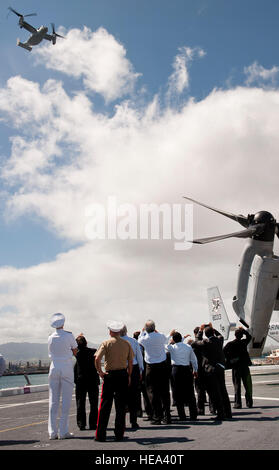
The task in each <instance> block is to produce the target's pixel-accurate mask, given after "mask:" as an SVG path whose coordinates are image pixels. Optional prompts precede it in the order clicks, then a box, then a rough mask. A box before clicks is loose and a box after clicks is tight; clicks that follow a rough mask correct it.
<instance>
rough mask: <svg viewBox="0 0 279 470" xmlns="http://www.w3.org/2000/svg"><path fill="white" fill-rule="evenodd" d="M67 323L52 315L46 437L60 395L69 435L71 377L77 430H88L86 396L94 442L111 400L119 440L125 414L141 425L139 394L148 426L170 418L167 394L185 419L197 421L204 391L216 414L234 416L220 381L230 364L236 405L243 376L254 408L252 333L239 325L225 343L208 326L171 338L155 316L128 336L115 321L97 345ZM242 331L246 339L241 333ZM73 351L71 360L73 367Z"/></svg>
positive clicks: (64, 434) (54, 434)
mask: <svg viewBox="0 0 279 470" xmlns="http://www.w3.org/2000/svg"><path fill="white" fill-rule="evenodd" d="M64 321H65V317H64V315H62V314H55V315H54V316H53V318H52V321H51V325H52V326H53V327H54V328H55V332H54V333H53V334H52V335H50V337H49V341H48V344H49V355H50V357H51V359H52V362H51V366H50V372H49V396H50V400H49V423H48V432H49V438H50V439H58V427H57V414H58V406H59V400H60V395H62V414H61V418H60V423H59V438H60V439H67V438H70V437H73V435H72V434H71V433H70V432H69V429H68V421H69V420H68V416H69V410H70V405H71V400H72V392H73V388H74V383H75V385H76V388H75V392H76V405H77V425H78V427H79V429H80V430H84V429H86V396H87V394H88V398H89V403H90V412H89V417H88V424H89V429H92V430H95V440H96V441H101V442H104V441H106V437H107V436H106V434H107V427H108V422H109V417H110V413H111V409H112V404H113V402H114V405H115V427H114V435H115V440H117V441H121V440H123V438H124V432H125V428H126V415H127V414H128V415H129V420H130V425H131V429H132V430H137V429H138V428H139V424H138V418H139V417H143V410H142V397H143V405H144V406H143V408H144V411H145V414H146V416H145V417H143V419H144V420H149V422H150V424H151V425H161V424H172V422H173V420H172V418H171V399H172V404H173V406H175V407H176V408H177V413H178V419H179V420H180V421H184V420H186V412H185V407H188V408H189V418H190V420H192V421H194V420H196V419H197V416H198V415H204V414H205V403H206V400H207V398H206V394H208V398H209V409H210V412H211V413H212V414H213V413H214V414H215V415H216V417H215V418H213V419H216V420H219V421H223V420H225V419H231V418H232V411H231V404H230V400H229V396H228V393H227V389H226V384H225V369H226V368H227V367H230V368H232V374H233V383H234V386H235V404H234V407H236V408H240V407H241V381H242V382H243V384H244V387H245V392H246V393H245V397H246V404H247V406H249V407H252V406H253V399H252V381H251V375H250V370H249V365H251V361H250V358H249V354H248V352H247V344H248V342H249V341H250V339H251V336H250V334H249V333H248V331H246V330H244V329H243V328H238V329H237V330H236V332H235V340H234V341H231V342H229V343H227V345H226V346H225V348H223V342H224V338H223V336H222V335H221V334H220V333H219V332H218V331H216V330H214V328H213V327H212V325H211V324H208V325H204V324H203V325H201V326H200V327H197V328H196V329H195V330H194V338H191V339H189V336H190V335H186V336H184V337H182V335H181V334H180V333H179V332H177V331H175V330H172V331H171V332H170V333H169V335H168V336H165V335H164V334H162V333H159V332H158V331H157V330H156V326H155V323H154V322H153V321H152V320H148V321H147V322H146V323H145V325H144V328H143V329H142V331H137V332H135V333H134V334H133V337H130V336H128V335H127V327H126V325H124V324H123V323H122V322H117V321H112V322H109V323H108V324H107V327H108V331H109V336H110V338H109V339H107V340H105V341H104V342H103V343H102V344H101V345H100V347H99V348H98V350H96V349H92V348H88V347H87V341H86V338H85V337H84V335H83V334H80V335H79V336H78V337H77V338H76V339H75V338H74V336H73V334H72V333H70V332H66V331H64V329H63V327H64ZM204 335H205V337H204ZM244 335H245V339H242V337H243V336H244ZM73 355H74V356H75V358H76V362H75V365H74V369H73V361H72V357H73ZM102 361H104V363H103V366H102ZM228 364H229V365H228ZM103 369H104V370H103ZM100 378H101V379H102V389H101V397H100V402H99V385H100ZM170 390H171V391H172V393H170ZM195 392H196V393H195Z"/></svg>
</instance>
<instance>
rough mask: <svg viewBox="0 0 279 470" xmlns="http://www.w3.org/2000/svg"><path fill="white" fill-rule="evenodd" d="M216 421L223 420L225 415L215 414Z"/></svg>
mask: <svg viewBox="0 0 279 470" xmlns="http://www.w3.org/2000/svg"><path fill="white" fill-rule="evenodd" d="M212 419H213V420H214V421H223V420H224V416H218V415H217V416H215V418H212Z"/></svg>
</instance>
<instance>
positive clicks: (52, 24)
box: [51, 23, 65, 39]
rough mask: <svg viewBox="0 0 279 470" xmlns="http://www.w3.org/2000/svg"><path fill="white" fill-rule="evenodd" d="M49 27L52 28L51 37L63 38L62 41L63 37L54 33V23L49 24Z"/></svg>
mask: <svg viewBox="0 0 279 470" xmlns="http://www.w3.org/2000/svg"><path fill="white" fill-rule="evenodd" d="M51 26H52V35H53V36H56V37H58V38H63V39H65V37H64V36H61V34H58V33H56V31H55V24H54V23H51Z"/></svg>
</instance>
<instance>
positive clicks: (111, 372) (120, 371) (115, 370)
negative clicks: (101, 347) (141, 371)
mask: <svg viewBox="0 0 279 470" xmlns="http://www.w3.org/2000/svg"><path fill="white" fill-rule="evenodd" d="M106 372H107V374H119V373H123V372H127V369H113V370H106Z"/></svg>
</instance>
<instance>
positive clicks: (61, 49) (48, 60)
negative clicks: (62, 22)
mask: <svg viewBox="0 0 279 470" xmlns="http://www.w3.org/2000/svg"><path fill="white" fill-rule="evenodd" d="M64 34H65V33H64ZM65 37H66V39H65V40H63V39H60V40H58V41H57V43H56V45H55V47H53V48H52V46H51V45H49V44H45V45H44V46H43V47H40V48H38V49H36V50H34V55H36V57H37V60H38V62H39V63H43V64H44V65H45V66H46V67H47V68H50V69H53V70H58V71H60V72H63V73H64V74H67V75H69V76H72V77H75V78H82V80H83V83H84V86H85V87H86V88H88V89H89V90H91V91H94V92H96V93H100V94H101V95H102V96H103V97H104V98H105V100H106V101H107V102H109V101H113V100H115V99H117V98H121V97H122V96H125V95H129V94H131V93H132V92H133V90H134V86H135V83H136V80H137V79H138V77H139V74H138V73H135V72H134V70H133V66H132V64H131V63H130V61H129V60H128V59H127V57H126V50H125V48H124V46H123V45H122V44H120V43H119V41H117V40H116V39H115V38H114V37H113V36H112V35H111V34H109V33H108V32H107V31H106V30H105V29H104V28H99V29H98V30H97V31H95V32H92V31H91V30H90V29H89V28H87V27H84V28H83V30H79V29H71V30H70V31H69V32H68V33H67V34H66V36H65Z"/></svg>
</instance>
